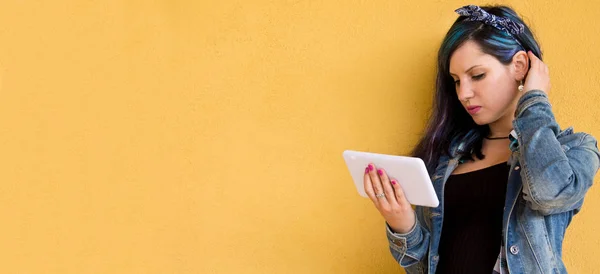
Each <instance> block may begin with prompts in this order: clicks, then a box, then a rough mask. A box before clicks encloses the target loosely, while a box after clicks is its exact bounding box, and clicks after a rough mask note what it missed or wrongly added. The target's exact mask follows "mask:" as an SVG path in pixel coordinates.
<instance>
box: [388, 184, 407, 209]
mask: <svg viewBox="0 0 600 274" xmlns="http://www.w3.org/2000/svg"><path fill="white" fill-rule="evenodd" d="M394 182H395V184H392V186H393V187H394V193H395V195H396V201H398V205H400V206H401V207H409V206H411V205H410V202H408V200H407V199H406V196H405V195H404V189H402V186H400V183H398V182H397V181H396V180H394Z"/></svg>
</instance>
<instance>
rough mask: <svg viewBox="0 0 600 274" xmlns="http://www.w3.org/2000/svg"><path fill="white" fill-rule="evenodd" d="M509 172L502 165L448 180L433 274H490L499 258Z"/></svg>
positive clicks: (505, 165) (506, 165) (508, 167)
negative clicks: (436, 260) (437, 253)
mask: <svg viewBox="0 0 600 274" xmlns="http://www.w3.org/2000/svg"><path fill="white" fill-rule="evenodd" d="M509 169H510V166H509V165H508V164H507V163H506V162H504V163H500V164H496V165H493V166H490V167H487V168H483V169H480V170H475V171H472V172H467V173H462V174H455V175H451V176H450V177H449V178H448V180H447V182H446V185H445V186H444V217H443V218H444V220H443V226H442V235H441V238H440V246H439V264H438V267H437V271H436V273H443V274H452V273H461V274H465V273H477V274H480V273H492V270H493V268H494V264H495V263H496V259H497V258H498V255H499V254H500V245H501V241H502V215H503V212H504V200H505V197H506V183H507V181H508V171H509Z"/></svg>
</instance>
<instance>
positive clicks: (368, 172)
mask: <svg viewBox="0 0 600 274" xmlns="http://www.w3.org/2000/svg"><path fill="white" fill-rule="evenodd" d="M364 186H365V192H366V193H367V196H369V198H370V199H371V201H373V203H374V204H375V207H376V208H377V210H379V213H381V215H382V216H383V218H384V219H385V221H386V222H387V223H388V225H389V226H390V227H391V228H392V230H393V231H394V232H396V233H407V232H409V231H410V230H411V229H412V228H413V226H414V225H415V222H416V220H415V213H414V210H413V209H412V207H411V205H410V203H409V202H408V201H407V200H406V197H405V196H404V192H403V191H402V187H401V186H400V184H398V181H397V180H395V179H393V178H392V179H391V180H390V178H388V176H387V173H386V172H385V170H383V169H377V167H376V166H375V165H374V164H372V163H369V166H367V168H366V169H365V176H364ZM381 193H383V194H385V196H382V197H377V196H376V194H381ZM380 196H381V195H380Z"/></svg>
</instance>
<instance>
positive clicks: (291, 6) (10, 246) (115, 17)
mask: <svg viewBox="0 0 600 274" xmlns="http://www.w3.org/2000/svg"><path fill="white" fill-rule="evenodd" d="M470 3H474V4H486V3H490V2H481V1H474V2H466V1H399V0H395V1H387V0H374V1H338V0H330V1H266V0H254V1H183V0H180V1H167V0H162V1H114V0H112V1H111V0H107V1H66V0H60V1H35V2H34V1H2V2H1V3H0V78H1V81H0V82H1V86H0V154H1V155H2V156H1V157H0V159H1V160H0V161H1V162H0V204H1V205H2V206H1V207H0V220H2V225H1V226H0V246H2V248H1V249H0V265H1V266H2V269H3V270H2V272H3V273H402V271H401V269H400V267H399V266H398V265H397V264H396V262H395V261H394V260H393V258H392V257H391V256H390V253H389V251H388V247H387V242H386V239H385V233H384V226H383V224H384V223H383V219H382V217H381V216H380V215H379V214H378V212H377V211H376V209H375V208H374V207H373V206H372V204H371V202H370V200H368V199H364V198H361V197H360V196H358V194H357V192H356V190H355V189H354V186H353V184H352V181H351V178H350V175H349V174H348V171H347V170H346V167H345V165H344V162H343V160H342V157H341V154H342V151H343V150H345V149H355V150H364V151H373V152H380V153H389V154H406V153H408V151H409V150H410V148H411V146H413V145H414V144H415V142H416V141H417V139H418V137H419V134H420V133H421V130H422V129H423V127H424V125H425V119H426V117H427V112H428V111H429V107H430V105H431V94H432V91H433V79H434V72H435V67H434V64H435V54H436V51H437V48H438V46H439V43H440V42H441V39H442V38H443V36H444V34H445V32H446V31H447V29H448V28H449V27H450V25H451V23H452V22H453V21H454V20H455V18H456V16H457V15H456V14H455V13H454V9H456V8H458V7H460V6H462V5H465V4H470ZM495 3H505V4H509V5H512V6H513V7H514V8H515V9H517V11H518V12H519V13H520V14H522V15H523V16H524V17H525V18H526V20H527V22H528V23H529V24H530V26H531V27H532V28H533V30H534V31H535V32H536V34H537V36H538V39H539V41H540V43H541V45H542V49H543V51H544V52H545V61H546V63H547V64H548V65H549V67H550V71H551V78H552V91H551V94H550V98H551V101H552V103H553V106H554V112H555V114H556V116H557V118H558V120H559V122H560V124H561V126H563V127H567V126H569V125H572V126H574V128H575V130H576V131H586V132H589V133H591V134H593V135H595V136H598V137H600V126H599V124H600V118H599V117H600V110H599V109H598V108H597V107H596V106H597V104H598V101H600V93H599V88H600V74H599V73H598V71H600V63H599V60H600V52H599V51H598V50H597V49H598V47H599V46H600V45H599V44H600V36H598V35H596V34H597V32H596V31H597V29H598V28H599V27H600V23H598V19H597V18H598V17H599V16H600V4H599V3H598V2H596V1H569V2H567V1H542V0H537V1H504V2H495ZM598 208H600V188H599V187H598V186H597V185H595V186H594V187H593V188H592V189H591V190H590V192H589V195H588V196H587V199H586V202H585V205H584V209H583V211H582V212H581V213H580V214H579V215H578V216H577V217H576V218H575V219H574V222H573V223H572V226H571V227H570V228H569V230H568V236H567V237H566V239H565V249H564V259H565V261H566V264H567V266H568V268H569V270H570V272H573V273H599V271H598V269H600V260H598V259H597V257H598V255H599V254H600V236H598V234H597V227H598V226H599V225H600V220H599V219H598V217H597V211H598Z"/></svg>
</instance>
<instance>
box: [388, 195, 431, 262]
mask: <svg viewBox="0 0 600 274" xmlns="http://www.w3.org/2000/svg"><path fill="white" fill-rule="evenodd" d="M417 210H419V207H417ZM415 215H416V216H415V220H416V222H415V225H414V226H413V228H412V229H411V230H410V231H409V232H407V233H403V234H402V233H395V232H393V231H392V229H391V228H390V226H389V225H388V223H387V222H386V223H385V227H386V235H387V238H388V242H389V245H390V252H391V253H392V255H393V257H394V258H395V259H396V261H397V262H398V263H399V264H400V266H401V267H403V268H404V269H405V270H406V273H422V272H423V268H424V267H423V266H422V265H421V263H422V261H423V260H424V259H425V257H426V256H427V251H428V248H429V231H428V230H427V228H425V227H423V226H422V225H421V223H422V222H423V220H419V219H420V218H421V216H423V215H422V214H417V212H416V211H415Z"/></svg>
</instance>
